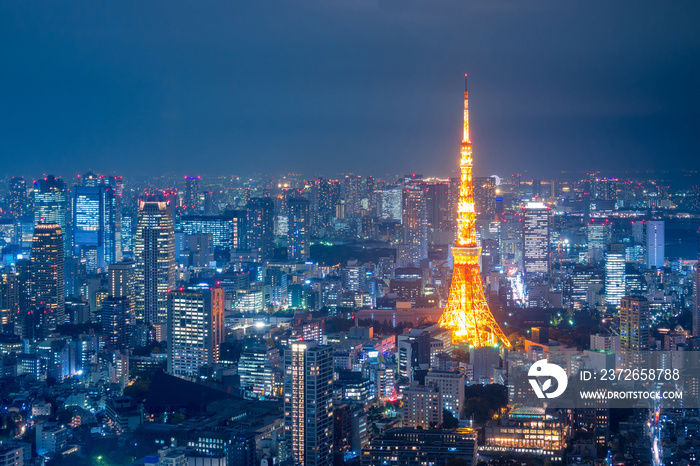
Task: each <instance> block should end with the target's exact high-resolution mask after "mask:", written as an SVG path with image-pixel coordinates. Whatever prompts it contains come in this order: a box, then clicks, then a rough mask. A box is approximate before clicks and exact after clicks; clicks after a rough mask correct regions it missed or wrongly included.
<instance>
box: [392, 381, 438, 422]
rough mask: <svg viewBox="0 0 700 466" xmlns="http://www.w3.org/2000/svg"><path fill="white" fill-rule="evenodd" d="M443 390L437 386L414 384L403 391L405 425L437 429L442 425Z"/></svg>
mask: <svg viewBox="0 0 700 466" xmlns="http://www.w3.org/2000/svg"><path fill="white" fill-rule="evenodd" d="M442 410H443V407H442V392H441V391H440V389H439V388H438V387H436V386H423V385H418V384H415V383H414V384H412V385H411V386H410V387H408V388H406V389H405V390H404V392H403V412H402V417H401V425H402V426H403V427H414V428H415V427H420V428H423V429H437V428H439V427H441V426H442Z"/></svg>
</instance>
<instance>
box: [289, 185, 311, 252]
mask: <svg viewBox="0 0 700 466" xmlns="http://www.w3.org/2000/svg"><path fill="white" fill-rule="evenodd" d="M287 206H288V209H289V220H288V227H287V228H288V229H287V259H288V260H290V261H294V262H300V261H305V260H307V259H308V258H309V253H310V249H309V248H310V247H311V218H310V217H311V212H310V203H309V201H307V200H306V199H289V201H288V202H287Z"/></svg>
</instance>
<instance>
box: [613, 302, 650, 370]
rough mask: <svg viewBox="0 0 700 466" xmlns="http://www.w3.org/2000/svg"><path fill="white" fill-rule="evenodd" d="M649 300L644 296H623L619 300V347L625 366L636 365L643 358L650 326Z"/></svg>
mask: <svg viewBox="0 0 700 466" xmlns="http://www.w3.org/2000/svg"><path fill="white" fill-rule="evenodd" d="M650 320H651V318H650V315H649V302H648V301H647V300H646V298H641V297H635V298H632V297H629V296H625V297H624V298H622V299H621V300H620V348H621V350H622V364H623V367H625V368H631V367H636V366H639V365H640V364H642V363H643V362H644V360H645V355H644V354H643V352H644V351H647V350H648V349H649V331H650V327H651V322H650Z"/></svg>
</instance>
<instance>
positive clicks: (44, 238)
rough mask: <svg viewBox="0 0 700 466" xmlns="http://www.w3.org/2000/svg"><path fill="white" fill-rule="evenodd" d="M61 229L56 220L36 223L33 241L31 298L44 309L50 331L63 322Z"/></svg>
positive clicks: (35, 306) (63, 288)
mask: <svg viewBox="0 0 700 466" xmlns="http://www.w3.org/2000/svg"><path fill="white" fill-rule="evenodd" d="M64 260H65V258H64V255H63V232H62V230H61V227H60V226H59V225H58V224H56V223H39V224H38V225H37V226H36V227H35V228H34V240H33V242H32V257H31V278H30V280H31V281H30V285H29V290H30V300H31V305H32V306H33V307H34V308H35V309H43V310H46V311H47V314H49V316H47V318H48V319H49V321H50V323H48V324H47V328H48V329H49V330H54V329H55V328H56V326H57V325H61V324H63V323H64V321H65V299H66V295H65V281H64V280H65V277H64Z"/></svg>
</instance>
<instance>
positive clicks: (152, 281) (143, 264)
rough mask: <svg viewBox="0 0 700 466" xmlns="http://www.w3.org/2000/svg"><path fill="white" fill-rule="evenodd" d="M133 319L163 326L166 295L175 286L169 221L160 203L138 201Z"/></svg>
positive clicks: (165, 206) (174, 265)
mask: <svg viewBox="0 0 700 466" xmlns="http://www.w3.org/2000/svg"><path fill="white" fill-rule="evenodd" d="M134 253H135V254H134V255H135V257H136V274H135V276H136V280H135V282H134V285H135V286H134V292H135V293H134V294H135V295H136V317H137V318H138V319H143V320H145V321H146V322H148V323H152V324H164V323H165V318H166V315H167V293H168V290H171V289H173V288H174V287H175V271H176V267H177V264H176V262H175V233H174V230H173V218H172V215H171V214H170V211H169V210H168V206H167V205H166V203H165V202H162V201H140V202H139V218H138V223H137V225H136V237H135V246H134Z"/></svg>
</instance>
